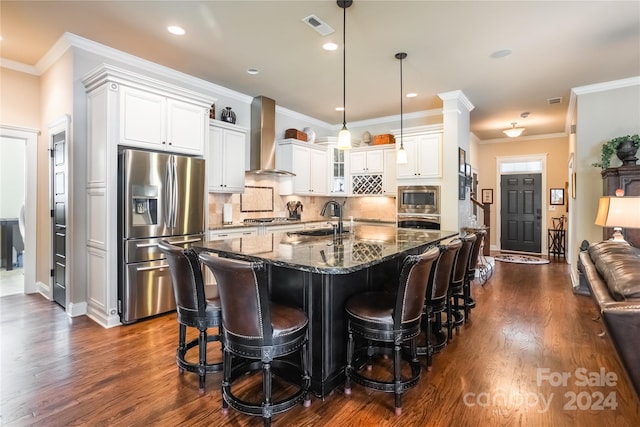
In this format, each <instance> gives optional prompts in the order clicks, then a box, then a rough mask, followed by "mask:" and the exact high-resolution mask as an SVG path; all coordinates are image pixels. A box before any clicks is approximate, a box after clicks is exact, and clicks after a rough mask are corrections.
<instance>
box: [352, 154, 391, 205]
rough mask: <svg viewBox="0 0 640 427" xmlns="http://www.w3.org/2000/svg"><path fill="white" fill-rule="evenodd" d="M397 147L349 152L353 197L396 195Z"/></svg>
mask: <svg viewBox="0 0 640 427" xmlns="http://www.w3.org/2000/svg"><path fill="white" fill-rule="evenodd" d="M395 153H396V150H395V145H376V146H370V147H359V148H354V149H352V150H351V151H350V152H349V190H350V193H349V194H350V195H353V196H372V195H393V194H395V180H396V179H395V173H396V170H395V163H391V159H393V160H394V161H395Z"/></svg>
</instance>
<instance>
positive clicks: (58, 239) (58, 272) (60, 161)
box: [51, 132, 67, 307]
mask: <svg viewBox="0 0 640 427" xmlns="http://www.w3.org/2000/svg"><path fill="white" fill-rule="evenodd" d="M65 134H66V132H60V133H58V134H55V135H53V144H52V145H53V147H52V150H51V162H52V173H53V176H52V188H53V191H52V193H53V194H52V196H53V209H52V210H51V220H52V234H53V236H52V241H53V269H52V275H53V300H54V301H55V302H57V303H58V304H60V305H61V306H62V307H66V304H67V303H66V299H67V288H66V275H67V251H66V241H67V194H66V190H65V188H66V184H65V183H66V180H67V158H66V156H67V150H66V147H65V144H66V138H65Z"/></svg>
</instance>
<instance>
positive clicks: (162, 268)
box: [136, 264, 169, 271]
mask: <svg viewBox="0 0 640 427" xmlns="http://www.w3.org/2000/svg"><path fill="white" fill-rule="evenodd" d="M167 267H169V266H168V265H167V264H163V265H156V266H152V267H136V271H152V270H164V269H165V268H167Z"/></svg>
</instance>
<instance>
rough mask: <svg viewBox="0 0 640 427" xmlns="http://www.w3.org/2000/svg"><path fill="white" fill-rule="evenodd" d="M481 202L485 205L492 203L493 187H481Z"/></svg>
mask: <svg viewBox="0 0 640 427" xmlns="http://www.w3.org/2000/svg"><path fill="white" fill-rule="evenodd" d="M482 203H484V204H485V205H492V204H493V188H483V189H482Z"/></svg>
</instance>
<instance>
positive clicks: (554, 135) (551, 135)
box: [478, 132, 569, 144]
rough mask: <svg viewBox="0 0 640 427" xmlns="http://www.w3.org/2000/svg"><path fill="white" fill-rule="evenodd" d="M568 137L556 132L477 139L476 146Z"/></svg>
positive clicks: (565, 134) (566, 134)
mask: <svg viewBox="0 0 640 427" xmlns="http://www.w3.org/2000/svg"><path fill="white" fill-rule="evenodd" d="M567 136H569V134H568V133H564V132H557V133H545V134H541V135H528V136H518V137H515V138H509V137H506V138H495V139H485V140H482V139H479V140H478V144H500V143H503V142H516V141H538V140H541V139H554V138H566V137H567Z"/></svg>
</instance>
